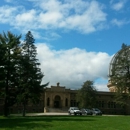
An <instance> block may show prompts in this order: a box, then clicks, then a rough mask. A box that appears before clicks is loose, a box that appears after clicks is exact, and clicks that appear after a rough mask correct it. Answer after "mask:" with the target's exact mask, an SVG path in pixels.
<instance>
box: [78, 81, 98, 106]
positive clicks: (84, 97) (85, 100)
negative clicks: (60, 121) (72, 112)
mask: <svg viewBox="0 0 130 130" xmlns="http://www.w3.org/2000/svg"><path fill="white" fill-rule="evenodd" d="M77 100H78V102H79V106H80V107H82V108H92V107H94V105H95V104H96V89H95V88H94V86H93V81H90V80H87V81H86V82H84V84H83V85H82V88H81V89H79V90H78V94H77Z"/></svg>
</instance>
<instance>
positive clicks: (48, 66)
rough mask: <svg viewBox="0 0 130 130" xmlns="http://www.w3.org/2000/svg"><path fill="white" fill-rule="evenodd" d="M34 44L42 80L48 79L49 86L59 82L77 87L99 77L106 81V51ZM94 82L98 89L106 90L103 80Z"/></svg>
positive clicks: (70, 86) (107, 63)
mask: <svg viewBox="0 0 130 130" xmlns="http://www.w3.org/2000/svg"><path fill="white" fill-rule="evenodd" d="M36 45H37V51H38V59H39V60H40V63H41V68H42V71H43V72H44V74H45V77H44V78H43V81H44V83H45V82H48V81H49V82H50V84H49V86H50V85H56V83H57V82H60V83H61V85H63V86H66V87H67V88H71V89H77V88H80V87H81V85H82V84H83V82H85V81H86V80H92V81H96V79H99V78H101V79H104V80H106V81H107V75H108V67H109V62H110V59H111V56H109V55H108V54H107V53H102V52H98V53H96V52H87V51H86V50H83V49H79V48H72V49H69V50H59V51H56V50H54V49H51V48H50V47H48V46H47V45H46V44H43V43H41V44H40V43H39V44H36ZM96 84H97V86H96V88H98V90H100V91H101V90H106V91H107V90H108V89H107V84H104V81H103V83H100V82H99V81H98V82H97V83H96Z"/></svg>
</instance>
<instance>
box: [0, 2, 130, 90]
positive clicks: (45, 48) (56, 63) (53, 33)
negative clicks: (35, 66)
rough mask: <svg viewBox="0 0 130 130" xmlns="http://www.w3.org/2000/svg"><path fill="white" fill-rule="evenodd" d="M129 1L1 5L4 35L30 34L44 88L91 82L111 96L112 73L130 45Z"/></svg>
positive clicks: (13, 3)
mask: <svg viewBox="0 0 130 130" xmlns="http://www.w3.org/2000/svg"><path fill="white" fill-rule="evenodd" d="M129 5H130V1H129V0H1V1H0V33H2V32H3V31H5V32H7V31H11V32H12V33H15V34H17V35H20V34H22V38H23V39H24V36H25V34H26V33H27V31H28V30H30V31H31V32H32V34H33V36H34V38H35V40H36V46H37V50H38V58H39V61H40V63H41V68H42V71H43V72H44V74H45V77H44V78H43V83H45V82H48V81H49V82H50V85H49V86H51V85H56V83H57V82H60V85H61V86H66V87H67V88H72V89H78V88H80V87H81V85H83V82H85V81H86V80H92V81H94V85H95V87H96V88H97V90H100V91H108V88H107V81H108V69H109V63H110V60H111V58H112V56H113V55H114V54H115V53H116V52H117V51H118V50H120V49H121V45H122V43H125V44H127V45H129V43H130V29H129V27H130V6H129Z"/></svg>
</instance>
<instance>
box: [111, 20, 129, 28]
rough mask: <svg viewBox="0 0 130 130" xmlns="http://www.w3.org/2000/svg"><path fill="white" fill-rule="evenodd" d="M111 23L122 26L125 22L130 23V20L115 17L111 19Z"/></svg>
mask: <svg viewBox="0 0 130 130" xmlns="http://www.w3.org/2000/svg"><path fill="white" fill-rule="evenodd" d="M111 23H112V24H113V25H116V26H118V27H120V26H122V25H124V24H128V23H130V21H126V20H118V19H113V20H112V21H111Z"/></svg>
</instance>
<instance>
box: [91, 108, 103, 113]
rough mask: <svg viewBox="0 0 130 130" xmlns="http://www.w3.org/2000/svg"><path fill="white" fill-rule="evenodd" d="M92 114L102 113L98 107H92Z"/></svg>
mask: <svg viewBox="0 0 130 130" xmlns="http://www.w3.org/2000/svg"><path fill="white" fill-rule="evenodd" d="M92 112H93V115H102V112H101V110H99V109H98V108H92Z"/></svg>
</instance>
